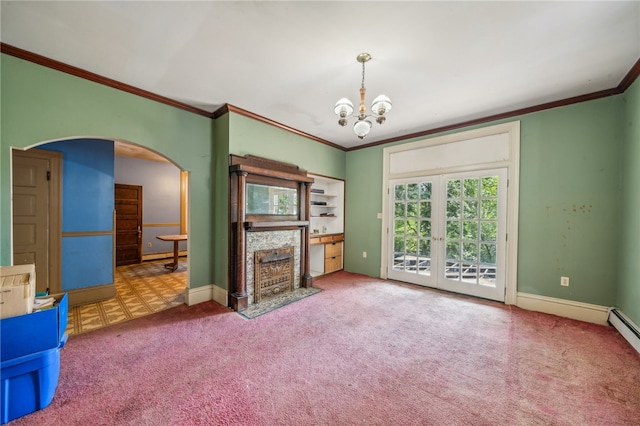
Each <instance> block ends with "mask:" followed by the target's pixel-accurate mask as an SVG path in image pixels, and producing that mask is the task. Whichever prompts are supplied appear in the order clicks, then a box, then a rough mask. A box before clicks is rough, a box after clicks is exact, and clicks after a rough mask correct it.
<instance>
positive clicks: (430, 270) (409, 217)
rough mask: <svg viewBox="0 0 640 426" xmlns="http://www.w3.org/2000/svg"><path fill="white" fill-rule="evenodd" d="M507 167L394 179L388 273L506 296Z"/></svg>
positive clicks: (498, 297)
mask: <svg viewBox="0 0 640 426" xmlns="http://www.w3.org/2000/svg"><path fill="white" fill-rule="evenodd" d="M506 183H507V170H506V169H495V170H486V171H474V172H465V173H453V174H446V175H439V176H426V177H423V178H411V179H402V180H392V181H390V187H389V188H390V194H389V195H390V196H389V217H390V218H392V219H391V226H390V229H389V236H390V240H389V241H390V244H389V250H388V275H387V276H388V277H389V278H391V279H396V280H400V281H406V282H410V283H414V284H420V285H425V286H429V287H435V288H440V289H443V290H449V291H454V292H457V293H464V294H468V295H473V296H478V297H483V298H487V299H492V300H499V301H504V289H505V265H506V262H505V254H506V252H505V246H506V214H507V210H506V206H507V202H506V201H507V200H506V194H507V192H506V189H507V188H506V187H507V185H506Z"/></svg>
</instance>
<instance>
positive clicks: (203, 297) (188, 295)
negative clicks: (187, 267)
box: [184, 284, 213, 306]
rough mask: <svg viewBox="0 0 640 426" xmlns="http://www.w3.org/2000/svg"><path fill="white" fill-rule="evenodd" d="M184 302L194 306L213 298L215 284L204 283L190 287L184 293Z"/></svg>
mask: <svg viewBox="0 0 640 426" xmlns="http://www.w3.org/2000/svg"><path fill="white" fill-rule="evenodd" d="M184 296H185V297H184V303H185V304H187V305H189V306H193V305H197V304H198V303H202V302H208V301H209V300H213V285H212V284H210V285H203V286H200V287H196V288H188V289H187V290H186V292H185V295H184Z"/></svg>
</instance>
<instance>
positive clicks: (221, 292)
mask: <svg viewBox="0 0 640 426" xmlns="http://www.w3.org/2000/svg"><path fill="white" fill-rule="evenodd" d="M213 300H215V301H216V302H218V303H219V304H221V305H222V306H228V305H229V298H228V293H227V290H225V289H224V288H222V287H218V286H217V285H215V284H214V285H213Z"/></svg>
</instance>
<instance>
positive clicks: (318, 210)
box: [308, 174, 344, 276]
mask: <svg viewBox="0 0 640 426" xmlns="http://www.w3.org/2000/svg"><path fill="white" fill-rule="evenodd" d="M308 176H309V177H311V178H313V179H314V183H313V185H312V186H311V193H310V198H309V211H310V219H309V220H310V226H309V228H310V231H309V260H310V270H311V275H312V276H319V275H323V274H328V273H330V272H335V271H339V270H341V269H342V268H343V252H344V181H343V180H340V179H333V178H329V177H326V176H318V175H313V174H309V175H308Z"/></svg>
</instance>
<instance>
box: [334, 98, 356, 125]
mask: <svg viewBox="0 0 640 426" xmlns="http://www.w3.org/2000/svg"><path fill="white" fill-rule="evenodd" d="M333 112H335V113H336V114H337V115H338V116H340V118H346V117H349V116H350V115H351V114H353V104H352V103H351V101H350V100H349V99H347V98H340V99H339V100H338V102H336V106H335V107H334V108H333ZM343 126H344V124H343Z"/></svg>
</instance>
